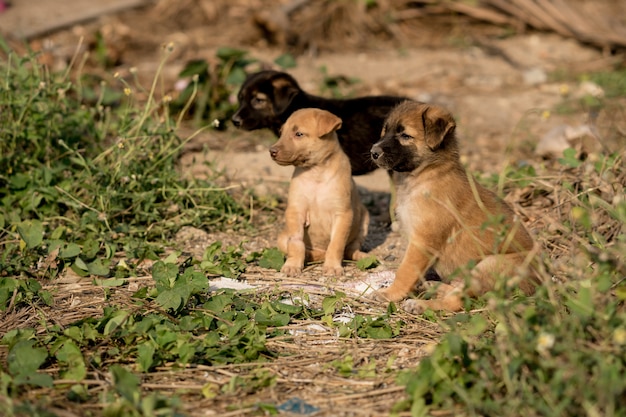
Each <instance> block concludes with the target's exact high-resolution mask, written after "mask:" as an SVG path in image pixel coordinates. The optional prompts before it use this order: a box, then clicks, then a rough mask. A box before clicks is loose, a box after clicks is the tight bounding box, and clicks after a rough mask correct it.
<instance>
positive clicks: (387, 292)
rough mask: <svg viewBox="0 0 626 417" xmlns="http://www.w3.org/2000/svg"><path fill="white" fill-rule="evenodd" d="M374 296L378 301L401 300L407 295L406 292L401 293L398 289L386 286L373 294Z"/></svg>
mask: <svg viewBox="0 0 626 417" xmlns="http://www.w3.org/2000/svg"><path fill="white" fill-rule="evenodd" d="M372 297H373V298H374V299H375V300H376V301H383V302H385V301H393V302H396V301H400V300H402V299H403V298H404V297H406V294H400V293H398V292H396V291H394V290H393V289H392V287H389V288H385V289H383V290H378V291H376V292H374V293H373V294H372Z"/></svg>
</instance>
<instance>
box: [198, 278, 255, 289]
mask: <svg viewBox="0 0 626 417" xmlns="http://www.w3.org/2000/svg"><path fill="white" fill-rule="evenodd" d="M209 284H210V285H209V291H215V290H221V289H224V288H228V289H231V290H249V289H252V288H256V287H255V286H254V285H250V284H248V283H246V282H245V281H239V280H236V279H232V278H226V277H219V278H216V279H211V280H209Z"/></svg>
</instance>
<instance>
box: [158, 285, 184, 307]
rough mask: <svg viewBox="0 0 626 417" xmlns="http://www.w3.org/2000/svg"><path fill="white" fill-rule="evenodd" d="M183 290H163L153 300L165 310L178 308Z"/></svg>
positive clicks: (181, 303) (181, 301) (182, 296)
mask: <svg viewBox="0 0 626 417" xmlns="http://www.w3.org/2000/svg"><path fill="white" fill-rule="evenodd" d="M184 292H185V291H184V290H181V289H180V288H179V289H176V290H164V291H163V292H161V293H160V294H159V295H157V297H156V298H155V299H154V301H155V302H156V303H157V304H159V305H160V306H161V307H163V308H164V309H166V310H170V309H171V310H178V309H179V308H180V307H181V306H182V305H183V299H184Z"/></svg>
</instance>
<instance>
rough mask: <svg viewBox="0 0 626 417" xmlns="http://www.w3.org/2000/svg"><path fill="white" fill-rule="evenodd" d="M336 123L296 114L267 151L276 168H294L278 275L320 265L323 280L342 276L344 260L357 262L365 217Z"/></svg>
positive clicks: (308, 112)
mask: <svg viewBox="0 0 626 417" xmlns="http://www.w3.org/2000/svg"><path fill="white" fill-rule="evenodd" d="M340 127H341V119H340V118H338V117H337V116H335V115H334V114H332V113H329V112H327V111H325V110H321V109H312V108H309V109H301V110H298V111H296V112H294V113H293V114H292V115H291V116H290V117H289V118H288V119H287V121H286V122H285V124H284V126H283V128H282V131H281V135H280V139H279V140H278V142H276V143H275V144H274V145H273V146H272V147H271V148H270V155H271V157H272V159H273V160H274V161H276V163H278V164H279V165H294V166H295V167H296V168H295V170H294V172H293V176H292V178H291V184H290V186H289V197H288V202H287V210H286V212H285V223H286V224H285V229H284V230H283V232H282V233H281V234H280V236H279V238H278V247H279V249H280V250H281V251H283V252H285V253H286V254H287V260H286V262H285V265H284V266H283V267H282V269H281V272H283V273H285V274H287V275H297V274H299V273H301V272H302V268H303V267H304V262H305V260H306V261H320V260H322V259H323V260H324V269H323V271H324V274H325V275H341V274H343V268H342V266H341V261H342V260H343V259H353V260H358V259H361V258H363V257H364V256H366V255H365V254H364V253H363V252H361V251H360V248H361V244H362V243H363V240H364V237H365V235H366V234H367V226H368V223H369V214H368V212H367V210H366V209H365V206H364V205H363V204H362V203H361V200H360V199H359V194H358V192H357V189H356V184H355V183H354V180H353V179H352V175H351V170H350V160H349V159H348V157H347V156H346V154H345V153H344V152H343V151H342V149H341V146H340V145H339V141H338V139H337V133H336V131H337V129H339V128H340Z"/></svg>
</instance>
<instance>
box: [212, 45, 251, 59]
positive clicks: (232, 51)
mask: <svg viewBox="0 0 626 417" xmlns="http://www.w3.org/2000/svg"><path fill="white" fill-rule="evenodd" d="M247 54H248V52H247V51H244V50H242V49H236V48H230V47H227V46H224V47H221V48H219V49H218V50H217V52H216V53H215V55H216V56H217V57H218V58H219V59H221V60H222V61H230V60H235V59H241V58H243V57H244V56H246V55H247Z"/></svg>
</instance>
